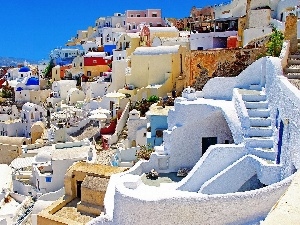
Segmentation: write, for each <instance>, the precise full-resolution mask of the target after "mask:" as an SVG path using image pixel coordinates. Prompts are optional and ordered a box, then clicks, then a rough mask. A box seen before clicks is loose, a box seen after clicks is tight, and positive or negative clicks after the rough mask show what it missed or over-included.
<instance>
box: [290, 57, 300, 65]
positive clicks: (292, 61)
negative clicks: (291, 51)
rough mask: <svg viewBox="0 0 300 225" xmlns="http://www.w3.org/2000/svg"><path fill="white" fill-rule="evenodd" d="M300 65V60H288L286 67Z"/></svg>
mask: <svg viewBox="0 0 300 225" xmlns="http://www.w3.org/2000/svg"><path fill="white" fill-rule="evenodd" d="M299 64H300V58H299V59H288V65H299Z"/></svg>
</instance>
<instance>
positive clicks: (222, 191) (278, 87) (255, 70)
mask: <svg viewBox="0 0 300 225" xmlns="http://www.w3.org/2000/svg"><path fill="white" fill-rule="evenodd" d="M285 50H286V49H285ZM285 50H284V51H285ZM286 54H288V50H287V51H286V52H284V54H283V55H286ZM281 63H282V62H281V59H278V58H261V59H259V60H257V61H256V62H254V63H253V64H252V65H250V66H249V67H248V68H247V69H245V70H244V71H243V72H242V73H241V74H240V75H239V76H237V77H228V78H227V77H217V78H213V79H211V80H210V81H209V82H208V83H207V84H206V85H205V87H204V88H203V91H202V92H193V91H191V90H187V91H186V92H185V97H181V98H177V99H176V102H175V108H174V110H170V111H169V115H168V129H167V130H166V131H164V133H163V139H164V144H163V145H162V146H159V148H158V149H157V151H156V152H155V153H152V155H151V158H150V160H149V161H140V162H138V163H137V164H135V166H134V167H133V168H132V169H130V170H129V171H128V172H127V173H125V174H124V173H123V174H118V175H116V176H114V177H113V178H111V181H110V185H111V186H109V188H108V190H107V192H106V193H107V195H106V200H105V202H104V203H105V207H106V210H107V211H106V214H105V215H101V216H99V217H98V218H96V219H94V220H92V221H91V222H90V223H89V224H90V225H92V224H126V223H131V224H149V223H155V221H160V223H166V224H170V223H175V224H179V223H180V224H220V225H221V224H255V223H258V222H259V221H261V220H263V219H264V218H265V217H266V215H267V214H268V212H269V211H270V210H271V208H272V206H273V205H274V204H275V203H276V202H277V200H278V199H279V198H280V196H281V195H282V194H283V193H284V192H285V190H286V189H287V187H288V186H289V184H290V183H291V180H292V178H293V176H292V175H293V174H294V173H295V171H297V170H298V169H299V168H300V164H299V162H300V160H299V155H300V154H299V138H298V137H299V130H300V129H299V127H300V121H299V118H300V117H299V116H298V113H297V112H299V109H300V98H299V96H300V91H299V90H298V89H297V88H296V87H294V86H293V85H292V84H291V83H290V82H289V81H288V79H287V78H286V77H284V76H283V74H282V67H281ZM199 112H201V113H199ZM181 168H190V169H191V171H190V172H189V173H188V175H187V176H186V177H185V178H183V179H182V180H181V181H179V182H178V181H177V182H173V183H160V186H158V187H156V186H149V185H151V184H149V183H145V182H144V179H143V178H141V177H143V174H144V173H148V172H149V171H150V170H151V169H155V170H156V171H157V172H158V173H170V172H177V171H178V170H179V169H181ZM110 187H111V188H110ZM110 191H112V192H110ZM108 193H111V194H108ZM112 198H113V199H114V201H113V202H114V204H113V205H112V204H111V202H112ZM158 205H159V206H160V208H161V209H162V210H159V212H157V206H158ZM121 209H122V210H121ZM149 211H151V212H152V214H151V215H149V214H147V212H149ZM203 212H205V213H203ZM145 215H146V216H145ZM147 215H149V216H147ZM168 215H173V216H172V217H170V216H168ZM174 215H178V216H174ZM182 215H184V216H182ZM107 220H109V222H108V221H107ZM104 221H107V222H104Z"/></svg>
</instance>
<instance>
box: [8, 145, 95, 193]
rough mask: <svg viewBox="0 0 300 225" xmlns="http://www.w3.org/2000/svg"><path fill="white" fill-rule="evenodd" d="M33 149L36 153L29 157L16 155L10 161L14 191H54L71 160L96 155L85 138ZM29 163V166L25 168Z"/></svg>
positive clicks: (60, 186) (90, 158) (57, 188)
mask: <svg viewBox="0 0 300 225" xmlns="http://www.w3.org/2000/svg"><path fill="white" fill-rule="evenodd" d="M28 152H29V151H28ZM35 152H38V154H37V155H36V156H34V157H32V158H28V160H24V159H22V158H17V159H15V160H14V161H13V162H12V164H11V165H13V167H14V169H15V173H14V174H15V176H14V180H13V182H14V191H15V192H17V193H21V194H24V195H30V192H31V194H32V195H36V194H37V193H40V194H45V193H48V192H54V191H58V190H59V189H61V188H63V186H64V176H65V173H66V171H67V169H68V168H69V167H70V166H71V165H72V164H73V163H74V162H77V161H80V160H85V161H88V162H94V161H95V159H96V150H95V148H94V146H93V145H91V143H90V142H89V141H76V142H65V143H57V144H53V145H52V146H45V147H42V148H40V149H38V150H35ZM29 167H31V168H32V169H31V170H28V168H29ZM26 168H27V169H26ZM26 179H27V182H24V181H25V180H26ZM40 194H38V195H40Z"/></svg>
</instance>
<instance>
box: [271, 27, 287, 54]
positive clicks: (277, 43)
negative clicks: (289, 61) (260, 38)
mask: <svg viewBox="0 0 300 225" xmlns="http://www.w3.org/2000/svg"><path fill="white" fill-rule="evenodd" d="M283 39H284V35H283V33H282V32H281V31H280V30H278V29H277V28H273V32H272V34H271V36H270V40H269V42H268V43H267V55H268V56H274V57H278V56H279V55H280V52H281V48H282V44H283Z"/></svg>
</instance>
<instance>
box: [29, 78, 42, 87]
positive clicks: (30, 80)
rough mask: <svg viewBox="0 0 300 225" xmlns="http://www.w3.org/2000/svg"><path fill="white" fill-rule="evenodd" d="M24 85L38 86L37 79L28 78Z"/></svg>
mask: <svg viewBox="0 0 300 225" xmlns="http://www.w3.org/2000/svg"><path fill="white" fill-rule="evenodd" d="M26 85H27V86H28V85H39V79H38V78H36V77H30V78H28V80H27V82H26Z"/></svg>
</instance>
